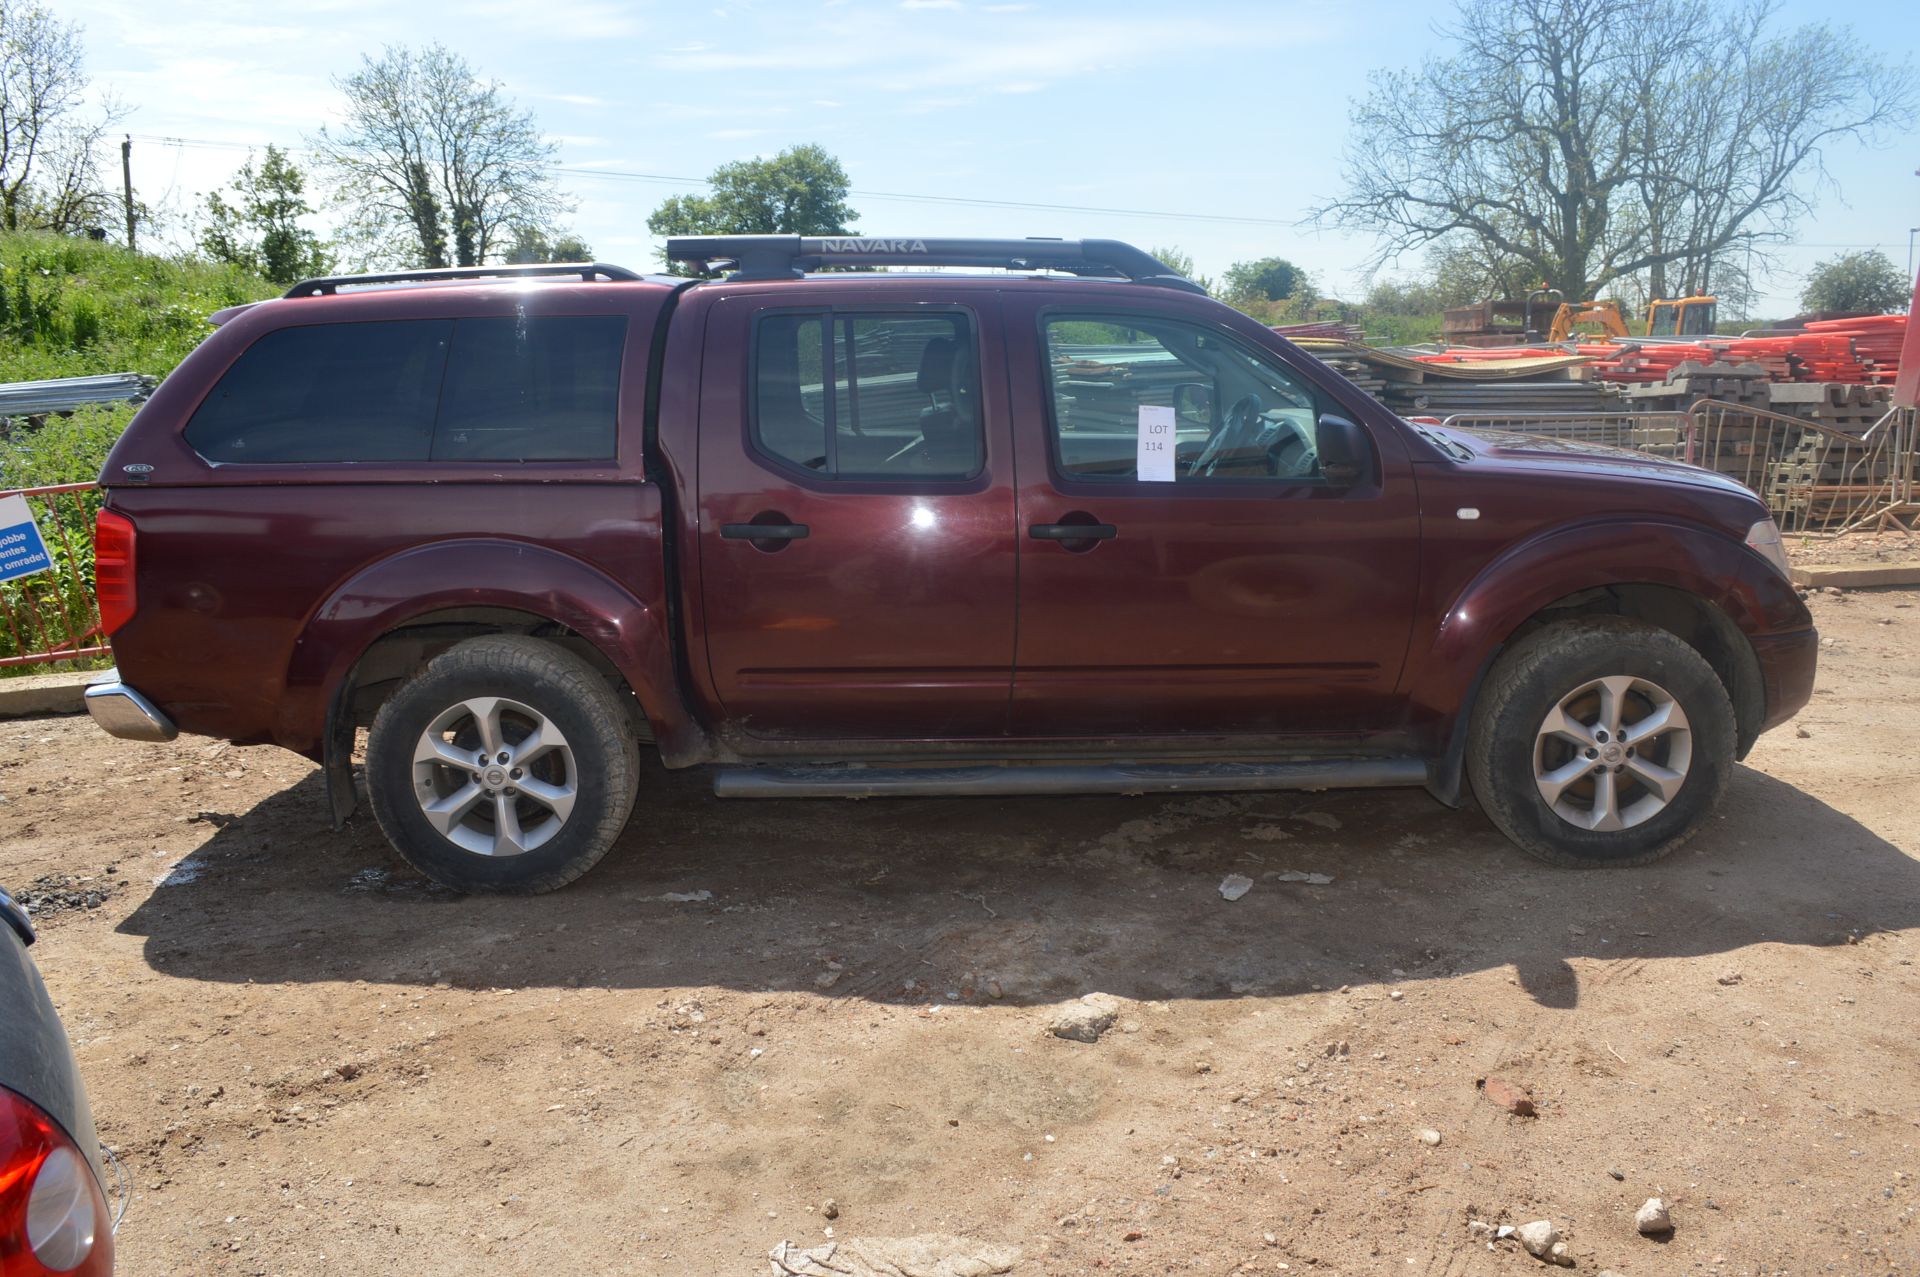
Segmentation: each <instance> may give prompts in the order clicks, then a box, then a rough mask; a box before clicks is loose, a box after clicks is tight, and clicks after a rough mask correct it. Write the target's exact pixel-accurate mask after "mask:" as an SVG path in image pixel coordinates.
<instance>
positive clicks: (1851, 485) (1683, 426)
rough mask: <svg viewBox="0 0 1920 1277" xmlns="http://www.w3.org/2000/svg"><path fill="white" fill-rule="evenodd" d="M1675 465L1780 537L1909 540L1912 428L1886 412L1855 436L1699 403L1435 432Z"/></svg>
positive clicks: (1917, 484) (1918, 428)
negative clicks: (1600, 449)
mask: <svg viewBox="0 0 1920 1277" xmlns="http://www.w3.org/2000/svg"><path fill="white" fill-rule="evenodd" d="M1443 424H1445V425H1448V426H1457V427H1461V428H1464V429H1468V430H1481V431H1511V432H1517V433H1521V434H1526V435H1530V436H1534V437H1535V438H1537V439H1541V440H1554V441H1559V442H1564V443H1568V444H1575V445H1584V444H1604V445H1607V446H1609V447H1616V448H1625V449H1629V450H1631V451H1633V452H1638V453H1642V454H1645V455H1648V456H1656V457H1663V458H1668V459H1671V460H1676V461H1685V462H1688V463H1690V464H1692V465H1697V466H1700V467H1702V468H1704V469H1707V470H1713V471H1716V472H1717V473H1720V474H1723V475H1726V476H1727V477H1728V478H1731V479H1734V480H1736V481H1738V482H1739V483H1742V484H1744V485H1745V486H1747V487H1748V488H1751V489H1752V490H1753V491H1754V492H1755V493H1756V494H1757V495H1758V496H1759V497H1760V499H1761V500H1762V501H1764V502H1766V505H1767V509H1768V511H1769V512H1771V513H1772V515H1773V517H1774V521H1775V522H1777V523H1778V524H1779V525H1780V527H1781V529H1782V530H1783V531H1787V532H1795V533H1839V532H1846V531H1853V530H1856V529H1875V530H1888V529H1898V530H1900V531H1905V532H1911V531H1913V530H1915V527H1914V525H1915V520H1916V517H1917V516H1920V420H1916V414H1915V411H1914V409H1912V408H1895V409H1892V410H1891V411H1889V412H1888V413H1887V414H1886V415H1885V416H1883V417H1881V418H1880V419H1879V421H1877V422H1876V423H1875V424H1873V425H1872V426H1870V427H1868V428H1867V429H1865V430H1864V431H1859V432H1854V431H1848V430H1842V429H1838V428H1836V427H1833V426H1830V425H1825V424H1823V423H1821V422H1817V421H1809V420H1807V419H1806V418H1804V417H1796V416H1792V415H1790V414H1787V413H1780V412H1774V411H1772V410H1770V409H1766V408H1756V407H1753V406H1751V405H1747V404H1737V403H1727V402H1723V401H1720V400H1714V399H1704V400H1701V401H1700V402H1699V403H1696V404H1695V405H1693V407H1692V408H1690V409H1689V410H1688V411H1686V412H1644V413H1636V412H1618V413H1584V412H1558V413H1524V414H1507V415H1495V414H1471V413H1459V414H1456V415H1454V416H1451V417H1448V418H1447V419H1446V420H1445V422H1444V423H1443Z"/></svg>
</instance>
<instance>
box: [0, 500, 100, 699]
mask: <svg viewBox="0 0 1920 1277" xmlns="http://www.w3.org/2000/svg"><path fill="white" fill-rule="evenodd" d="M13 496H21V497H25V498H26V500H27V508H28V510H29V511H30V512H31V513H32V516H33V521H34V523H35V525H36V526H38V528H39V529H40V535H41V538H42V539H43V540H44V541H45V542H46V546H47V557H48V558H49V559H51V560H52V564H51V566H50V567H49V568H48V569H47V570H46V571H43V572H38V573H35V574H34V575H32V576H22V577H16V578H14V579H13V580H10V581H6V582H0V676H4V675H6V674H10V673H21V672H24V668H23V667H27V666H36V665H48V664H52V663H55V662H73V663H76V664H80V663H92V662H97V660H98V658H100V657H103V656H105V655H107V653H108V651H109V650H110V649H109V648H108V646H107V641H106V636H105V635H103V634H102V633H101V632H100V609H99V606H98V604H97V603H96V602H95V600H94V591H93V517H94V514H95V512H96V511H97V510H98V509H99V508H100V491H99V486H98V485H97V484H92V483H63V484H59V485H57V486H55V487H51V488H17V489H11V490H8V491H4V492H0V497H13Z"/></svg>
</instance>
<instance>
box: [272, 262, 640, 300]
mask: <svg viewBox="0 0 1920 1277" xmlns="http://www.w3.org/2000/svg"><path fill="white" fill-rule="evenodd" d="M546 275H578V276H579V277H580V278H581V279H582V280H585V281H586V282H587V283H592V282H593V281H594V280H596V279H606V280H632V279H640V278H642V276H640V275H636V274H634V272H632V271H630V270H628V269H627V268H626V267H624V266H609V265H608V264H607V263H605V262H534V263H529V264H526V265H518V266H447V267H438V268H435V269H432V270H397V271H389V272H386V273H383V274H378V275H325V276H321V277H320V278H318V279H303V280H301V281H300V282H299V283H297V284H295V285H294V286H293V287H292V288H289V289H288V290H287V291H286V293H285V294H284V295H285V296H287V297H330V296H332V295H333V294H334V293H336V292H338V291H339V290H340V288H341V287H342V286H343V285H348V284H356V285H357V284H425V283H433V282H435V281H441V280H457V279H528V278H539V277H541V276H546Z"/></svg>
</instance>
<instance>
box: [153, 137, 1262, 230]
mask: <svg viewBox="0 0 1920 1277" xmlns="http://www.w3.org/2000/svg"><path fill="white" fill-rule="evenodd" d="M133 137H134V140H135V141H139V142H150V143H153V144H155V145H159V146H182V147H194V148H196V149H201V150H221V151H254V150H259V149H261V148H260V147H258V146H254V145H250V144H248V143H245V142H220V141H215V140H213V139H211V138H191V137H163V136H160V135H158V134H144V133H136V134H134V135H133ZM286 149H289V150H293V151H295V152H299V153H305V154H311V151H309V150H307V148H305V147H290V148H286ZM552 167H553V171H554V172H556V173H564V174H566V175H567V176H569V177H584V178H597V179H600V180H603V181H616V182H652V183H664V184H669V185H674V186H711V185H713V183H712V182H710V181H709V180H707V179H706V178H704V177H681V176H676V175H674V174H670V173H636V172H633V171H631V170H627V169H603V168H581V167H578V166H568V165H562V164H556V165H553V166H552ZM847 194H848V196H849V197H850V198H852V199H862V200H893V201H896V202H898V203H904V204H931V205H944V206H949V207H953V206H958V207H963V208H1012V209H1022V210H1025V211H1028V212H1044V213H1094V214H1102V215H1105V216H1108V217H1149V218H1160V219H1165V220H1169V221H1181V222H1217V223H1227V224H1232V225H1243V226H1278V227H1297V226H1299V225H1300V223H1299V222H1297V221H1290V220H1287V219H1285V218H1279V217H1243V216H1239V215H1236V214H1230V213H1177V212H1170V211H1166V210H1161V209H1146V208H1114V207H1109V206H1105V205H1095V204H1044V203H1038V202H1034V201H1028V200H994V199H982V198H979V197H975V196H968V195H915V194H911V193H908V192H904V191H866V190H857V189H856V190H850V191H848V192H847Z"/></svg>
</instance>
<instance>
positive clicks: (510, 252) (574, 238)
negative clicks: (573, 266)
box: [507, 226, 593, 266]
mask: <svg viewBox="0 0 1920 1277" xmlns="http://www.w3.org/2000/svg"><path fill="white" fill-rule="evenodd" d="M507 260H508V261H509V262H511V263H513V264H514V265H516V266H524V265H530V264H532V263H535V262H590V261H592V260H593V250H592V249H591V248H588V247H587V241H585V240H583V239H581V238H580V237H579V236H578V235H575V234H573V233H572V232H568V233H567V234H564V235H558V236H555V237H554V238H551V239H549V238H548V237H547V234H546V232H544V231H542V230H541V229H539V228H538V227H536V226H520V227H516V228H515V229H514V232H513V243H512V244H511V245H509V246H508V248H507Z"/></svg>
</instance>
